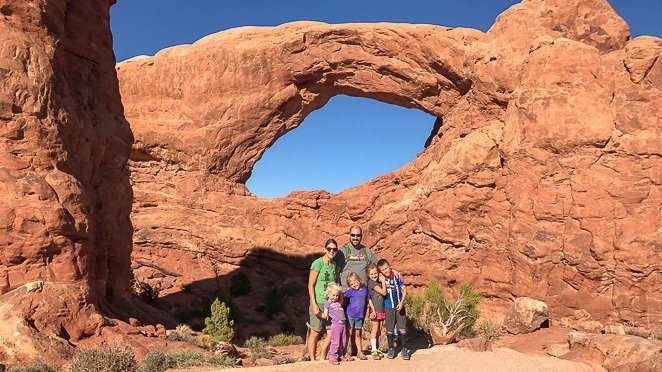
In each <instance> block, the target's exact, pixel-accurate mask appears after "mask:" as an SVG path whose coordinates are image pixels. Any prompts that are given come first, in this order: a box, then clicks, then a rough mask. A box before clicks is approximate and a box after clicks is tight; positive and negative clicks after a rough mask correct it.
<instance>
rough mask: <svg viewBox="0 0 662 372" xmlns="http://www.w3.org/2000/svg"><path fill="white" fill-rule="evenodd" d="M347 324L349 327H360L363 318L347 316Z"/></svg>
mask: <svg viewBox="0 0 662 372" xmlns="http://www.w3.org/2000/svg"><path fill="white" fill-rule="evenodd" d="M347 326H348V327H349V328H354V329H361V328H363V318H354V317H353V316H349V315H348V316H347Z"/></svg>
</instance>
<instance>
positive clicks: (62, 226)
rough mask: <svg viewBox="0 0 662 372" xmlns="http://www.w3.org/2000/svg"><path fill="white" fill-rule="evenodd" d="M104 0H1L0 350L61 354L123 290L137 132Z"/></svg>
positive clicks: (90, 330)
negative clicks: (123, 94) (127, 110)
mask: <svg viewBox="0 0 662 372" xmlns="http://www.w3.org/2000/svg"><path fill="white" fill-rule="evenodd" d="M109 7H110V2H109V1H108V0H103V1H101V0H97V1H67V0H46V1H12V0H1V1H0V35H2V37H1V39H2V42H1V43H0V77H1V78H2V83H1V84H0V149H1V150H0V309H1V311H0V312H1V313H2V315H0V328H2V329H3V332H4V330H6V331H9V330H11V331H12V332H13V333H12V334H10V335H4V334H3V339H4V340H14V341H13V343H9V344H7V343H3V346H0V359H5V357H16V358H20V357H21V355H19V354H20V353H25V354H27V355H28V356H29V355H30V354H32V356H37V355H39V354H40V353H43V352H44V350H51V351H53V352H60V353H61V354H66V348H67V347H70V343H69V342H71V343H76V341H77V340H79V339H80V338H81V337H85V336H89V335H91V334H94V332H95V329H96V328H97V326H98V324H97V323H98V319H99V318H98V317H99V315H98V314H97V312H98V311H99V310H100V308H102V307H104V306H105V308H106V310H108V309H109V308H110V306H108V304H109V303H110V301H109V300H112V301H115V302H116V301H117V300H118V299H121V298H122V297H124V296H126V293H127V292H126V290H127V288H128V283H129V255H130V251H131V231H132V230H131V223H130V220H129V213H130V208H131V200H132V195H131V188H130V184H129V179H128V172H127V169H126V162H127V159H128V155H129V152H130V146H131V143H132V142H133V137H132V135H131V131H130V128H129V125H128V123H127V122H126V120H125V119H124V117H123V108H122V104H121V102H120V99H119V91H118V88H117V84H118V83H117V77H116V74H115V72H114V56H113V52H112V39H111V35H110V30H109V19H108V18H109V17H108V11H109ZM19 333H21V336H20V337H19V336H18V334H19ZM30 334H41V335H42V336H44V337H45V338H46V339H48V338H49V337H51V338H52V343H50V342H49V341H44V344H40V345H32V346H30V345H29V342H28V341H29V338H28V339H27V340H25V342H23V340H22V337H24V336H25V337H28V336H29V335H30ZM4 336H8V337H9V338H4ZM42 341H43V340H42ZM8 345H15V346H16V345H22V348H23V349H22V350H14V351H12V352H11V353H14V352H16V353H18V354H16V355H14V354H11V355H7V354H5V353H4V352H3V349H5V347H7V346H8ZM3 354H4V355H3Z"/></svg>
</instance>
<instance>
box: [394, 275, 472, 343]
mask: <svg viewBox="0 0 662 372" xmlns="http://www.w3.org/2000/svg"><path fill="white" fill-rule="evenodd" d="M481 300H482V296H481V295H480V293H478V292H477V291H476V290H475V289H473V287H471V285H469V284H462V285H460V288H459V290H458V294H457V296H456V298H455V299H447V298H446V296H444V293H443V292H442V291H441V288H440V286H439V283H438V282H437V281H434V280H433V281H430V282H428V283H427V284H426V286H425V290H424V291H423V292H422V293H413V294H411V295H408V296H407V302H406V307H407V317H408V318H409V320H410V322H411V324H412V325H413V326H414V327H415V328H416V329H418V330H421V331H423V332H426V333H428V334H429V333H430V331H431V329H432V328H433V327H435V328H439V329H440V330H441V332H442V333H443V335H444V336H448V337H449V339H457V338H461V337H468V336H470V335H471V333H472V332H473V325H474V323H475V322H476V319H478V317H479V316H480V310H478V304H479V303H480V301H481Z"/></svg>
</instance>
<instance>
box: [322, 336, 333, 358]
mask: <svg viewBox="0 0 662 372" xmlns="http://www.w3.org/2000/svg"><path fill="white" fill-rule="evenodd" d="M330 347H331V329H327V330H326V337H324V340H322V350H320V352H321V354H322V357H321V360H326V356H327V355H328V354H329V348H330Z"/></svg>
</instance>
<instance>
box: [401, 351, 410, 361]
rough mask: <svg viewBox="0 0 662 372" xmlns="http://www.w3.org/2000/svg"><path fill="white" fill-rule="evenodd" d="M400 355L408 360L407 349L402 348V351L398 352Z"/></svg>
mask: <svg viewBox="0 0 662 372" xmlns="http://www.w3.org/2000/svg"><path fill="white" fill-rule="evenodd" d="M400 356H401V357H402V359H403V360H409V350H407V349H405V348H403V349H402V351H401V352H400Z"/></svg>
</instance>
